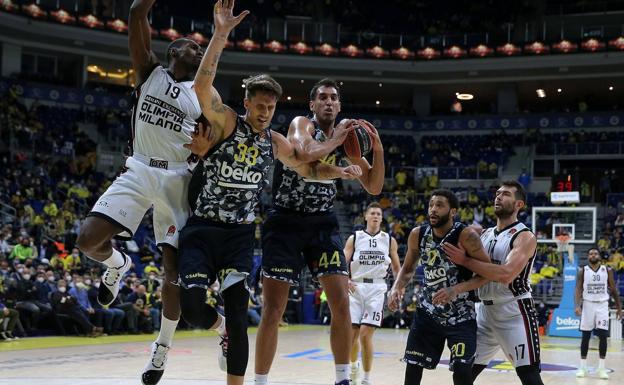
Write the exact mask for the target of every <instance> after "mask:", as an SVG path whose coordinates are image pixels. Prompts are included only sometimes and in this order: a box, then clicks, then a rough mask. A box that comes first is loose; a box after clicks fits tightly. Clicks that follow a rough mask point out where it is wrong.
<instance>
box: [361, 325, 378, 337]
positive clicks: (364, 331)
mask: <svg viewBox="0 0 624 385" xmlns="http://www.w3.org/2000/svg"><path fill="white" fill-rule="evenodd" d="M374 333H375V328H373V327H369V326H363V327H361V328H360V339H362V340H370V339H372V338H373V334H374Z"/></svg>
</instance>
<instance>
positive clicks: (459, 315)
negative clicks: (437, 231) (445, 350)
mask: <svg viewBox="0 0 624 385" xmlns="http://www.w3.org/2000/svg"><path fill="white" fill-rule="evenodd" d="M465 227H466V226H465V225H463V224H462V223H459V222H457V223H455V224H454V225H453V227H452V228H451V230H449V232H448V233H446V235H445V236H444V237H443V238H442V239H438V238H437V237H436V236H435V235H433V229H432V228H431V226H428V225H425V226H421V227H420V234H419V245H420V248H419V250H420V263H421V265H422V266H423V267H424V273H425V278H424V282H423V289H422V290H421V291H420V293H419V301H420V307H422V308H423V309H424V310H425V311H426V312H427V313H428V314H429V315H430V316H431V317H432V318H433V319H435V320H436V321H437V322H438V323H440V325H444V326H446V325H456V324H459V323H461V322H464V321H468V320H473V319H476V313H475V303H474V301H475V294H474V293H473V292H470V293H467V292H464V293H461V294H459V295H458V296H457V298H456V299H455V301H453V302H451V303H449V304H447V305H444V306H440V305H434V304H433V301H432V298H433V295H434V294H435V293H436V292H437V291H438V290H440V289H441V288H444V287H450V286H454V285H456V284H458V283H460V282H464V281H467V280H469V279H470V278H472V272H471V271H470V270H468V269H466V268H465V267H463V266H457V265H455V264H454V263H453V262H451V260H450V259H449V258H448V256H447V255H446V254H445V253H444V250H442V247H441V245H442V243H444V242H448V243H450V244H452V245H455V246H457V243H458V242H459V234H460V233H461V232H462V230H463V229H464V228H465Z"/></svg>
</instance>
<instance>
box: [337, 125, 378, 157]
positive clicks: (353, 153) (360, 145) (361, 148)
mask: <svg viewBox="0 0 624 385" xmlns="http://www.w3.org/2000/svg"><path fill="white" fill-rule="evenodd" d="M372 145H373V141H372V139H371V137H370V135H369V134H368V131H366V129H365V128H364V127H362V126H356V127H355V129H354V130H353V131H351V132H349V133H348V134H347V137H346V138H345V141H344V143H343V144H342V146H343V148H344V151H345V154H347V156H348V157H349V158H361V157H363V156H366V155H368V153H369V152H370V151H371V149H372Z"/></svg>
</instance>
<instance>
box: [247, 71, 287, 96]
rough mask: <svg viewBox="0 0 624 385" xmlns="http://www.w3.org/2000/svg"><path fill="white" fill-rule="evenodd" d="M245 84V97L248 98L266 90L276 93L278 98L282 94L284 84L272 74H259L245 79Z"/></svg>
mask: <svg viewBox="0 0 624 385" xmlns="http://www.w3.org/2000/svg"><path fill="white" fill-rule="evenodd" d="M243 84H244V85H245V97H246V98H247V99H249V98H251V97H252V96H254V95H256V93H257V92H266V93H269V94H272V95H275V97H276V98H277V99H279V98H280V97H281V96H282V86H280V84H279V83H278V82H277V80H275V79H273V78H272V77H271V76H270V75H267V74H259V75H254V76H250V77H248V78H247V79H245V80H243Z"/></svg>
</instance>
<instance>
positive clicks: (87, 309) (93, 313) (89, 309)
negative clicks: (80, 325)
mask: <svg viewBox="0 0 624 385" xmlns="http://www.w3.org/2000/svg"><path fill="white" fill-rule="evenodd" d="M89 289H90V287H89V286H87V284H85V283H84V279H83V277H81V276H78V277H76V280H75V281H74V286H73V287H72V288H70V289H69V294H70V295H71V296H72V297H74V298H76V301H77V302H78V305H79V306H80V309H82V311H83V312H84V313H85V315H86V316H87V317H88V318H89V320H90V321H91V322H92V323H93V324H94V325H95V326H97V327H101V328H102V330H104V311H103V310H102V309H96V308H94V307H93V306H92V305H91V301H90V300H89Z"/></svg>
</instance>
